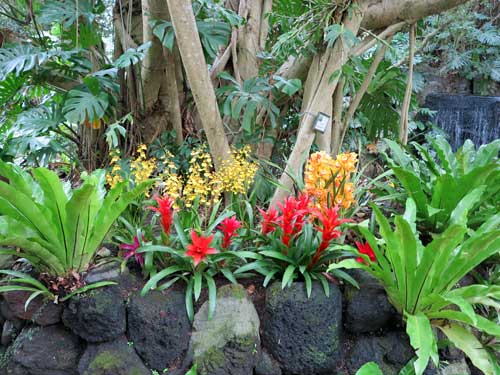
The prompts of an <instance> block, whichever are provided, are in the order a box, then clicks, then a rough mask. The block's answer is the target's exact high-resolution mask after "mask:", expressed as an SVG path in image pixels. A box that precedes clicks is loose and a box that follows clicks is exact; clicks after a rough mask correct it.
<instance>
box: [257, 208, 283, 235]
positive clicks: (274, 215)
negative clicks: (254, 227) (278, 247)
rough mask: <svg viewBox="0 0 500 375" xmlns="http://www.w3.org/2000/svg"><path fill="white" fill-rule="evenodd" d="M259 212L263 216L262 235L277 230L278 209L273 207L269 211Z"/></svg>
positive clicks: (261, 210)
mask: <svg viewBox="0 0 500 375" xmlns="http://www.w3.org/2000/svg"><path fill="white" fill-rule="evenodd" d="M259 212H260V214H261V215H262V222H261V232H262V234H268V233H271V232H274V231H275V230H276V225H278V221H279V214H278V211H277V210H276V208H274V207H271V208H270V209H269V211H267V212H266V211H264V210H263V209H261V208H259Z"/></svg>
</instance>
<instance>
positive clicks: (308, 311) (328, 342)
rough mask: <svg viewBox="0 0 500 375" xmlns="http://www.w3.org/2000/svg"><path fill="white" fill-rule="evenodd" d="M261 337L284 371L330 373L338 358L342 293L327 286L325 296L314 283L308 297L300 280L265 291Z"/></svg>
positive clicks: (306, 374)
mask: <svg viewBox="0 0 500 375" xmlns="http://www.w3.org/2000/svg"><path fill="white" fill-rule="evenodd" d="M265 313H266V315H265V318H264V327H263V340H264V344H265V346H266V348H267V349H268V350H269V352H270V354H272V356H273V357H274V358H276V359H277V360H279V361H280V363H281V365H282V369H283V370H284V372H285V373H287V374H297V375H299V374H300V375H316V374H323V373H328V374H330V373H334V372H335V369H336V368H337V366H338V365H339V360H340V357H341V350H340V349H341V345H340V342H341V337H340V336H341V328H342V296H341V293H340V291H339V289H338V288H337V287H336V286H335V285H330V296H329V297H327V296H326V295H325V293H324V291H323V288H322V287H321V285H319V284H317V283H314V284H313V288H312V294H311V297H310V298H309V299H308V298H307V295H306V288H305V285H304V284H303V283H293V284H292V286H291V287H289V288H286V289H284V290H281V284H280V283H274V284H273V285H271V287H269V289H268V290H267V292H266V310H265Z"/></svg>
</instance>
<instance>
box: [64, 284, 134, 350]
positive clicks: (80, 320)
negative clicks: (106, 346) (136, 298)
mask: <svg viewBox="0 0 500 375" xmlns="http://www.w3.org/2000/svg"><path fill="white" fill-rule="evenodd" d="M63 323H64V325H65V326H66V327H68V328H70V329H71V330H72V331H73V332H74V333H75V334H77V335H78V336H80V337H81V338H83V339H85V340H86V341H89V342H104V341H110V340H112V339H115V338H117V337H118V336H121V335H123V334H124V333H125V331H126V309H125V301H124V299H123V297H122V295H121V293H120V290H119V288H117V287H115V286H112V287H104V288H100V289H95V290H93V291H91V292H89V293H86V294H82V295H78V296H75V297H73V298H71V300H70V302H69V303H68V305H67V306H66V308H65V309H64V313H63Z"/></svg>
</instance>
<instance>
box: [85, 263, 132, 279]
mask: <svg viewBox="0 0 500 375" xmlns="http://www.w3.org/2000/svg"><path fill="white" fill-rule="evenodd" d="M128 274H129V270H128V268H127V267H125V268H123V269H122V267H121V263H120V262H118V261H116V262H108V263H105V264H102V265H99V266H97V267H95V268H93V269H92V270H90V271H89V272H88V273H87V274H86V275H85V282H86V283H88V284H92V283H97V282H99V281H120V278H121V277H122V276H123V275H128Z"/></svg>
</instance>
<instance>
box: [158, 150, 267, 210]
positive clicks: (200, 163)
mask: <svg viewBox="0 0 500 375" xmlns="http://www.w3.org/2000/svg"><path fill="white" fill-rule="evenodd" d="M250 151H251V149H250V147H248V146H247V147H243V148H242V149H241V150H232V151H231V155H230V156H229V158H228V159H227V160H225V161H223V162H222V165H221V167H220V168H219V170H218V171H217V172H214V166H213V162H212V157H211V156H210V154H209V153H208V152H206V151H205V150H204V148H203V147H198V148H196V149H194V150H193V151H191V157H190V160H189V171H188V172H189V174H188V176H187V178H186V180H185V183H183V180H182V178H181V177H180V175H179V174H178V172H177V168H176V167H175V164H174V163H172V161H171V160H172V155H170V154H169V155H167V156H166V158H165V160H164V163H165V164H166V165H167V166H168V168H165V171H164V173H163V174H162V175H161V179H162V180H163V182H162V183H161V186H162V188H163V192H164V193H165V194H167V195H169V196H171V197H173V198H175V199H177V198H180V200H181V201H182V202H183V203H184V205H185V206H186V207H191V206H192V205H193V203H194V201H195V200H196V199H198V200H199V203H200V204H201V205H210V204H213V203H216V202H218V201H219V199H220V197H221V195H222V194H223V193H225V192H230V193H233V194H244V193H245V192H246V191H247V189H248V188H249V186H250V185H251V184H252V182H253V180H254V178H255V174H256V173H257V169H258V166H257V164H256V163H253V162H250V161H248V158H249V155H250Z"/></svg>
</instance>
